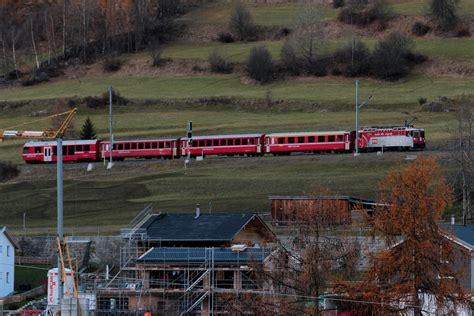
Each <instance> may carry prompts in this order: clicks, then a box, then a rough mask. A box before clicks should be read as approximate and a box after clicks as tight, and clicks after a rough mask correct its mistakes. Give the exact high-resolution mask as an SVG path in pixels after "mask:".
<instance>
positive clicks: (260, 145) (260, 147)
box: [257, 137, 262, 153]
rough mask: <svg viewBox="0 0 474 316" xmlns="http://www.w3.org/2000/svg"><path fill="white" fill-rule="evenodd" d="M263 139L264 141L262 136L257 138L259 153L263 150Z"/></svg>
mask: <svg viewBox="0 0 474 316" xmlns="http://www.w3.org/2000/svg"><path fill="white" fill-rule="evenodd" d="M261 141H262V139H261V138H260V137H259V138H257V153H261V152H262V144H260V142H261Z"/></svg>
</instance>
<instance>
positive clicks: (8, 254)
mask: <svg viewBox="0 0 474 316" xmlns="http://www.w3.org/2000/svg"><path fill="white" fill-rule="evenodd" d="M7 257H10V246H7Z"/></svg>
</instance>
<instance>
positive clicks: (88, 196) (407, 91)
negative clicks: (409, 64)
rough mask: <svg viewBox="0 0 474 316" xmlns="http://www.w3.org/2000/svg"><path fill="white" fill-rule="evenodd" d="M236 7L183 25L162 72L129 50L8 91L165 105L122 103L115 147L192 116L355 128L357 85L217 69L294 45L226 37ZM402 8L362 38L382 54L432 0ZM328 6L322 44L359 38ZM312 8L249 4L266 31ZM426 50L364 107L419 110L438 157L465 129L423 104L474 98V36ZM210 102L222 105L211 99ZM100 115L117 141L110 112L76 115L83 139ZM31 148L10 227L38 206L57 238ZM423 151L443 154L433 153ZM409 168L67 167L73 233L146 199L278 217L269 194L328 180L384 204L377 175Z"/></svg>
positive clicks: (35, 221) (164, 207)
mask: <svg viewBox="0 0 474 316" xmlns="http://www.w3.org/2000/svg"><path fill="white" fill-rule="evenodd" d="M229 3H230V2H229V1H213V2H211V3H209V4H206V5H205V6H203V7H202V8H199V9H196V10H193V11H191V12H190V13H188V14H186V15H185V16H183V17H181V18H180V20H181V21H182V22H186V23H187V24H188V28H187V30H186V32H185V34H183V37H182V38H180V39H179V40H178V41H176V42H174V43H169V44H167V45H164V46H163V57H164V58H165V59H168V60H167V61H166V62H165V63H164V65H163V66H161V67H158V68H152V67H151V66H150V64H151V57H150V54H149V52H142V53H139V54H132V55H127V56H125V55H123V56H121V58H122V59H123V60H124V61H125V65H124V69H122V70H121V71H118V72H116V73H112V74H111V73H104V72H102V68H101V64H100V62H99V63H98V64H95V65H86V66H78V67H71V68H68V69H67V70H66V78H67V79H64V78H59V79H55V80H52V81H51V82H49V83H44V84H39V85H36V86H33V87H19V86H18V87H6V88H1V89H0V101H19V100H23V101H25V100H31V99H56V98H63V99H67V98H69V97H73V96H91V95H100V94H102V93H103V92H104V91H106V89H107V88H108V86H109V85H113V86H114V88H115V89H116V90H118V91H120V93H121V94H122V95H123V96H125V97H128V98H133V99H137V100H153V101H148V102H143V103H147V104H148V105H141V106H139V105H133V106H125V107H118V106H116V107H115V109H114V131H115V138H116V139H125V138H150V137H161V136H175V137H176V136H180V135H183V134H184V133H185V123H186V121H188V120H192V121H193V122H194V132H195V135H209V134H221V133H248V132H262V133H268V132H278V131H305V130H334V129H349V128H353V127H354V113H353V108H354V80H355V79H353V78H350V79H347V78H342V77H332V76H328V77H323V78H316V77H304V78H303V77H302V78H287V79H285V80H283V79H281V80H278V81H275V82H273V83H270V84H266V85H255V84H251V83H249V82H248V80H247V79H246V78H245V76H244V74H243V71H242V70H243V67H242V66H238V67H237V71H236V73H233V74H229V75H217V74H212V73H210V72H209V70H208V69H207V67H208V65H207V64H206V59H207V57H208V55H209V53H210V52H211V51H212V50H213V49H216V48H217V49H219V51H220V52H221V53H222V54H223V55H225V56H227V57H228V58H229V59H230V60H232V61H233V62H237V63H241V62H243V61H244V60H245V58H246V57H247V55H248V52H249V50H250V49H251V48H252V47H253V46H256V45H257V46H260V45H264V46H266V47H267V48H268V49H269V50H270V52H271V53H272V56H273V59H274V60H279V58H280V49H281V46H282V45H283V41H284V40H281V39H280V40H275V39H269V40H265V41H259V42H250V43H230V44H223V43H218V42H216V41H214V38H215V36H216V34H217V33H218V32H219V31H222V30H225V29H226V27H227V24H228V16H229V12H230V11H229V10H230V5H229ZM460 3H461V8H462V15H463V16H464V17H467V16H469V15H473V14H474V4H473V3H474V2H473V1H471V0H461V2H460ZM389 4H390V6H391V7H392V8H393V9H394V11H395V12H396V13H399V14H401V15H404V16H402V17H399V18H398V20H395V21H394V22H391V24H390V27H391V28H393V29H388V30H386V31H385V32H380V33H374V31H373V30H371V31H367V32H366V30H364V29H359V28H357V29H355V30H354V32H356V33H357V34H361V35H362V36H360V37H361V39H362V40H363V41H365V42H366V43H367V44H368V46H369V47H373V46H374V45H375V43H376V40H377V39H378V38H382V37H383V36H384V35H385V34H387V33H388V32H390V31H392V30H394V29H396V30H398V28H400V29H404V30H405V32H406V31H407V30H409V27H410V26H409V25H408V24H407V25H408V26H406V25H404V23H413V21H414V19H415V18H416V17H413V15H421V14H423V13H424V12H425V7H426V0H424V1H422V0H401V1H400V0H389ZM318 8H319V9H320V13H321V16H322V19H323V20H324V23H325V25H330V26H331V25H334V27H335V29H334V30H333V29H328V38H327V39H326V40H325V41H324V42H323V43H322V44H321V47H322V48H321V51H325V52H332V51H334V50H336V49H337V48H338V47H341V45H343V44H344V42H345V40H346V38H348V36H349V35H350V34H352V33H351V32H352V31H351V29H350V28H348V26H344V25H338V23H337V22H335V18H336V16H337V13H338V11H337V10H335V9H333V8H331V7H330V6H329V5H318ZM301 9H302V6H301V5H299V4H297V3H290V4H255V5H250V10H251V13H252V15H253V17H254V21H255V23H256V24H257V25H259V26H261V27H262V28H264V29H265V31H267V32H270V33H271V32H274V31H277V30H278V29H279V28H282V27H289V28H292V26H293V25H294V21H295V18H296V17H297V16H298V14H299V12H300V10H301ZM337 28H339V29H337ZM329 31H331V32H329ZM416 47H417V50H418V51H419V52H421V53H423V54H426V55H428V57H429V59H430V62H429V64H427V66H423V65H422V66H420V67H417V68H416V69H415V71H414V73H413V75H411V76H409V77H407V78H405V79H403V80H400V81H397V82H380V81H377V80H373V79H368V78H361V100H366V99H367V98H368V96H369V95H372V96H373V98H372V100H371V102H370V104H369V105H368V106H366V107H364V108H363V111H362V114H361V125H362V126H364V125H374V124H377V125H381V124H382V125H385V124H386V125H389V124H402V123H403V120H404V119H405V118H407V117H411V116H412V115H414V116H416V117H417V121H416V122H415V124H416V125H417V126H421V127H423V128H425V129H426V135H427V138H428V141H429V143H428V148H429V149H437V148H439V147H440V146H441V147H442V146H443V143H444V142H446V141H447V140H448V139H449V137H450V132H451V130H453V128H454V125H455V123H454V119H453V115H452V113H444V112H442V113H426V112H419V106H418V99H419V98H420V97H426V98H428V99H429V100H434V99H436V98H438V97H440V96H446V97H453V98H456V97H459V96H461V95H473V94H474V93H473V91H474V77H473V76H472V73H473V72H472V69H474V64H473V60H474V39H473V38H472V37H467V38H449V39H445V38H441V37H438V36H437V35H434V34H430V35H428V36H426V37H424V38H418V39H417V40H416ZM428 67H429V68H430V69H427V68H428ZM428 70H429V71H428ZM216 97H232V98H235V99H233V100H235V102H222V103H224V104H220V103H219V101H215V98H216ZM197 99H200V101H199V102H197ZM206 99H214V100H213V102H209V103H208V104H206V102H205V100H206ZM256 101H258V102H256ZM267 101H271V102H267ZM62 102H64V100H63V101H62ZM269 103H271V104H270V105H269ZM37 104H40V103H37ZM52 104H54V101H52ZM50 108H52V106H48V105H44V103H43V104H42V105H33V104H27V105H26V106H24V107H22V108H15V107H11V106H10V107H8V108H5V109H4V110H2V115H0V127H2V128H5V127H9V126H13V125H17V124H19V123H22V122H25V121H32V120H34V119H35V118H32V117H31V113H32V112H33V111H38V110H43V109H50ZM406 112H410V113H411V114H410V115H407V114H406ZM87 116H90V117H91V119H92V120H93V122H94V123H95V125H96V128H97V132H98V136H99V137H101V138H107V137H108V136H107V132H108V125H107V124H108V123H107V119H108V113H107V110H106V109H105V108H104V109H95V110H93V109H88V108H83V107H81V108H80V110H79V113H78V115H77V117H76V119H75V130H76V132H78V131H79V129H80V127H81V125H82V123H83V121H84V119H85V118H86V117H87ZM48 126H49V122H48V121H45V122H38V123H35V124H32V125H29V126H28V129H32V130H33V129H43V128H47V127H48ZM22 144H23V142H21V141H9V142H5V143H0V160H9V161H13V162H15V163H19V164H20V165H21V170H22V173H21V175H20V177H18V178H16V179H14V180H12V181H9V182H6V183H2V184H0V196H1V197H2V202H1V203H0V223H2V224H6V225H8V226H12V227H14V228H15V227H20V226H21V221H22V214H23V212H26V213H27V226H28V227H30V228H31V231H32V232H40V231H41V232H44V231H45V230H47V229H48V228H49V229H51V230H54V225H55V212H56V211H55V167H54V165H51V166H48V165H38V166H25V165H23V164H22V162H21V146H22ZM423 154H424V155H434V156H435V157H437V158H440V159H442V158H443V156H442V154H439V153H437V152H433V151H427V152H425V153H423ZM405 162H406V154H405V153H387V154H385V155H383V156H377V155H375V154H368V155H363V156H361V157H358V158H354V157H353V156H352V155H296V156H291V157H265V158H244V157H236V158H208V159H206V160H205V161H203V162H193V163H192V164H191V166H190V168H189V169H187V170H184V167H183V161H182V160H177V161H147V162H140V163H138V162H124V163H117V164H116V165H115V167H114V168H113V169H112V171H106V170H105V168H104V166H103V165H102V164H101V163H97V164H96V165H95V170H94V171H92V172H89V173H88V172H86V170H85V169H86V165H83V164H66V165H65V203H66V208H65V222H66V226H67V227H68V229H70V230H71V229H73V228H74V229H78V227H82V228H83V229H86V230H87V229H88V230H91V231H94V230H97V226H98V225H99V226H100V228H99V229H101V230H104V229H106V230H116V229H117V228H119V227H120V226H121V225H123V224H124V223H126V222H128V221H129V220H130V219H131V218H132V217H133V216H134V215H135V214H136V213H137V212H138V211H139V210H141V209H142V207H143V205H145V204H147V203H153V204H154V205H155V208H156V209H157V210H159V211H181V212H183V211H189V212H192V210H193V209H194V205H195V203H197V202H200V203H201V205H202V206H203V207H202V209H203V210H204V211H206V210H207V207H208V203H209V202H212V211H213V212H222V211H245V210H254V211H258V212H267V211H268V210H269V201H268V199H267V197H268V195H275V194H304V193H308V192H310V191H312V190H315V188H317V187H319V186H328V187H329V188H330V189H332V190H333V191H335V192H336V193H339V194H344V195H346V194H351V195H357V196H362V197H369V198H376V196H377V183H378V181H379V180H380V179H381V178H382V177H383V176H384V174H385V173H386V172H387V170H389V169H391V168H398V167H399V166H401V165H403V164H404V163H405Z"/></svg>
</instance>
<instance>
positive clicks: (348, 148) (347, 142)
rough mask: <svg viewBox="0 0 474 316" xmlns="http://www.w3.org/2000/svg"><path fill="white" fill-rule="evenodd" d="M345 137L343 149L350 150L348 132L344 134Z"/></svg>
mask: <svg viewBox="0 0 474 316" xmlns="http://www.w3.org/2000/svg"><path fill="white" fill-rule="evenodd" d="M345 136H346V139H345V150H350V149H351V147H350V146H351V145H350V142H349V134H346V135H345Z"/></svg>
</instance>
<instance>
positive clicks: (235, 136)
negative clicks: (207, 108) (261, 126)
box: [182, 134, 263, 140]
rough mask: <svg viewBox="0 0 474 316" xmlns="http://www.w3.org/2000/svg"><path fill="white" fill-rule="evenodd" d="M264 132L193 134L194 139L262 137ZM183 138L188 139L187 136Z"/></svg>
mask: <svg viewBox="0 0 474 316" xmlns="http://www.w3.org/2000/svg"><path fill="white" fill-rule="evenodd" d="M262 136H263V134H231V135H206V136H193V140H194V139H207V138H213V139H221V138H239V137H262ZM182 139H187V138H186V137H184V138H182Z"/></svg>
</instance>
